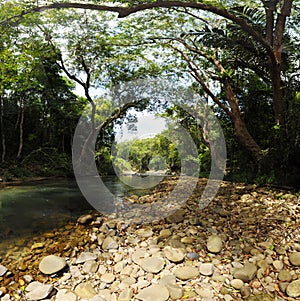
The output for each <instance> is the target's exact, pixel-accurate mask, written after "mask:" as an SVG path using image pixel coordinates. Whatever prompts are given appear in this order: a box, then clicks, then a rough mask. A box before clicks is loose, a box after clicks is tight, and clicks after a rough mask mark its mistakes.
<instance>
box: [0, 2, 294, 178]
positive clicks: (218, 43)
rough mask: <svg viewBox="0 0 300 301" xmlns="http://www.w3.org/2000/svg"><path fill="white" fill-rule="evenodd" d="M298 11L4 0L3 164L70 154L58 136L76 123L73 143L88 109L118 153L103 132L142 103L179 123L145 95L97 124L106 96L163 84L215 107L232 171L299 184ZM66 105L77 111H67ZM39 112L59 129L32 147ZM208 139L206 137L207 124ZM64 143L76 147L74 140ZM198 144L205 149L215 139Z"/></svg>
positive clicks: (234, 5)
mask: <svg viewBox="0 0 300 301" xmlns="http://www.w3.org/2000/svg"><path fill="white" fill-rule="evenodd" d="M299 4H300V3H299V1H297V0H294V1H293V0H284V1H260V0H256V1H251V3H248V2H243V1H239V2H237V1H222V2H219V1H211V0H210V1H107V2H101V3H99V2H97V1H89V2H86V1H78V2H68V1H57V2H53V3H43V2H36V1H21V0H20V1H16V2H10V1H6V2H5V3H3V4H2V5H1V6H2V7H1V15H0V26H1V33H3V34H2V37H1V43H2V44H1V45H2V48H1V49H2V50H1V61H2V62H4V63H3V64H2V65H1V69H3V70H1V76H2V78H1V86H0V87H1V91H0V92H1V115H0V119H1V141H2V143H1V144H2V146H1V154H2V161H3V162H4V161H5V157H6V156H11V157H13V155H12V154H13V153H14V154H16V157H17V158H19V159H21V157H22V153H23V156H25V155H26V154H29V153H30V152H31V151H33V150H34V149H36V148H39V147H41V146H42V145H44V146H46V145H47V143H48V144H49V145H51V146H55V148H57V147H58V145H60V147H62V149H63V151H65V150H66V146H65V142H64V143H62V142H61V141H60V142H59V143H58V142H54V138H53V137H52V136H51V131H54V132H55V131H57V132H62V131H65V130H66V128H67V127H68V126H67V124H69V125H70V124H73V125H70V127H69V129H70V132H69V137H68V138H67V140H69V141H70V135H71V133H72V131H74V124H76V122H75V120H73V121H72V122H70V121H68V120H67V119H65V118H64V117H62V118H61V117H59V116H65V115H69V116H70V114H71V116H72V118H73V117H74V118H75V119H76V117H75V116H77V118H78V116H79V114H80V108H81V109H82V110H83V104H86V103H89V104H90V105H91V120H92V123H93V124H92V127H91V137H92V136H93V135H94V134H95V133H96V132H97V131H96V130H99V128H97V127H99V126H100V127H101V131H100V132H101V135H100V136H101V137H98V140H99V141H100V142H99V144H98V146H99V149H101V148H102V147H108V149H109V148H110V146H109V143H110V142H109V141H110V139H106V141H107V142H108V144H107V143H104V142H103V141H105V138H104V136H105V135H106V136H107V137H111V138H113V132H114V125H115V124H116V122H118V121H120V120H123V121H124V120H125V119H124V118H126V116H127V117H129V115H128V114H129V113H127V112H128V110H129V109H130V108H132V107H136V109H137V110H144V109H145V108H147V107H148V109H149V110H152V111H153V112H157V111H159V112H160V113H161V110H166V111H165V113H164V114H166V116H169V118H171V116H177V117H176V118H180V120H185V121H187V120H190V116H188V114H186V113H185V112H181V113H180V114H179V111H180V110H179V107H180V105H179V107H177V108H176V107H170V106H169V107H168V105H165V106H163V107H160V106H159V105H158V104H154V103H152V104H151V103H150V102H149V100H147V101H146V102H145V101H143V103H141V102H140V101H138V102H132V103H131V104H130V105H127V106H121V105H120V104H118V103H110V104H109V107H110V108H114V109H113V110H111V113H110V114H109V116H107V118H106V120H102V122H100V123H99V122H98V123H97V122H96V123H95V120H94V118H96V119H97V116H96V114H97V112H96V105H95V101H96V99H97V97H98V96H99V95H97V93H100V92H101V91H103V90H104V89H107V88H111V87H112V86H114V85H116V84H119V83H122V82H128V81H132V80H135V79H139V78H148V77H149V78H150V77H152V78H153V77H154V78H157V80H158V81H159V80H160V79H161V78H168V79H171V80H173V81H174V84H175V85H176V84H177V83H178V84H182V83H184V84H185V85H189V86H191V87H192V88H193V89H194V91H195V92H196V93H197V94H198V95H199V96H200V97H201V99H202V100H203V102H205V103H206V104H207V105H208V106H209V107H211V109H212V110H214V112H215V114H216V116H217V117H218V119H219V121H220V123H221V124H222V126H223V130H224V133H225V136H226V141H227V147H228V150H229V158H228V167H229V169H232V172H233V169H236V170H237V171H239V172H240V171H241V170H243V169H244V170H245V171H246V174H247V175H249V174H251V176H250V178H251V177H253V176H254V177H257V176H258V177H262V178H263V179H271V180H274V179H278V180H279V179H280V180H279V181H283V182H284V181H287V179H288V177H289V176H288V175H289V174H292V175H293V176H292V177H293V179H294V178H295V179H296V178H297V177H298V176H299V172H298V171H299V164H300V162H299V159H297V158H298V157H299V156H298V155H299V150H300V149H299V147H300V144H299V135H300V131H299V128H300V127H299V117H298V116H299V114H298V113H299V93H300V92H299V84H298V83H299V81H298V79H299V50H298V49H299V47H298V46H299V29H298V26H297V25H298V21H299V9H300V6H299ZM7 28H9V31H7ZM25 48H26V49H25ZM24 49H25V50H24ZM28 57H30V59H28ZM24 78H26V80H25V81H24ZM29 78H30V79H32V80H30V81H28V79H29ZM55 78H57V79H55ZM45 80H46V82H45ZM70 83H73V88H72V86H71V84H70ZM75 86H76V87H77V89H78V87H81V89H82V91H83V95H82V96H83V97H78V96H76V95H75V94H74V87H75ZM59 87H60V88H59ZM60 89H64V91H63V90H60ZM72 89H73V91H72ZM50 91H51V93H50ZM95 91H98V92H95ZM99 91H100V92H99ZM26 93H27V94H26ZM27 95H30V97H28V96H27ZM34 95H36V96H35V97H34ZM46 95H47V96H46ZM52 95H53V96H52ZM63 95H64V96H63ZM43 97H46V98H47V99H45V98H43ZM43 99H44V100H43ZM66 99H69V100H66ZM68 101H69V103H70V105H69V106H68V110H71V111H73V110H74V112H73V113H66V111H64V110H65V108H66V103H67V102H68ZM105 101H107V100H105ZM105 101H104V103H105ZM43 106H45V107H44V109H42V107H43ZM9 107H14V110H15V111H16V113H15V115H16V116H15V117H12V116H11V118H9V121H8V119H7V118H6V116H7V114H8V113H7V112H8V108H9ZM33 108H34V110H36V111H35V112H36V114H40V112H41V110H44V111H43V113H44V116H47V122H46V121H43V127H45V128H49V129H50V128H51V127H52V126H53V128H52V129H51V130H49V131H48V134H47V135H48V136H47V138H46V140H47V143H44V142H42V143H36V145H35V146H34V147H33V149H30V148H29V147H28V149H26V147H27V146H26V145H27V144H26V143H27V142H28V137H29V136H30V137H31V139H33V138H32V137H33V136H34V134H33V131H32V128H30V126H29V124H27V120H28V118H29V117H28V116H29V115H28V116H26V114H30V110H33ZM76 108H78V109H79V111H78V109H76ZM116 110H117V111H116ZM178 110H179V111H178ZM54 112H55V113H54ZM81 112H82V111H81ZM174 112H177V113H176V114H174ZM49 114H50V115H49ZM51 114H52V115H51ZM53 114H54V115H55V114H56V115H55V117H53V118H52V117H51V118H49V116H54V115H53ZM100 115H101V114H100ZM102 115H103V114H102ZM104 115H105V114H104ZM61 119H64V122H63V123H62V122H61ZM192 119H193V118H192ZM15 120H17V122H16V121H15ZM32 120H33V118H32ZM40 120H41V119H40ZM50 120H51V121H50ZM7 122H8V123H7ZM6 123H7V125H6ZM14 123H15V127H14V131H15V133H18V139H17V140H16V139H15V138H14V140H15V142H14V144H11V143H9V145H14V146H12V147H11V146H10V147H9V150H6V148H7V145H8V141H9V139H10V138H9V137H10V134H11V131H10V130H5V129H6V128H11V127H13V124H14ZM94 123H95V124H94ZM45 124H48V126H45ZM195 125H196V128H197V127H198V128H197V130H199V125H197V122H196V123H195V122H194V121H193V120H191V121H189V122H187V123H186V126H187V128H188V129H189V130H190V131H191V133H192V132H193V127H194V128H195ZM202 126H203V125H202ZM58 128H59V130H58ZM71 128H72V129H73V130H72V129H71ZM200 132H201V133H202V134H203V135H204V138H205V129H203V130H200ZM24 133H25V136H24ZM29 133H30V134H29ZM26 135H29V136H28V137H27V136H26ZM36 136H39V137H40V134H36ZM61 137H64V138H63V139H64V141H66V140H65V139H66V138H65V134H62V136H61ZM51 139H52V140H51ZM61 139H62V138H60V139H58V138H57V140H61ZM101 141H102V142H101ZM23 144H24V145H23ZM62 145H64V146H62ZM198 147H199V150H200V149H201V148H202V149H206V147H207V144H206V142H205V139H204V140H202V142H201V143H199V144H198ZM141 149H142V146H141ZM25 150H26V151H25ZM24 151H25V153H24ZM104 153H105V152H101V151H100V152H98V154H102V155H103V154H104ZM200 153H201V152H200ZM137 157H138V156H137ZM106 158H107V160H111V158H110V156H106ZM101 160H104V158H102V159H101ZM205 160H206V159H205ZM234 162H238V163H234ZM143 168H144V167H140V169H143ZM293 181H294V182H296V180H292V181H291V182H293Z"/></svg>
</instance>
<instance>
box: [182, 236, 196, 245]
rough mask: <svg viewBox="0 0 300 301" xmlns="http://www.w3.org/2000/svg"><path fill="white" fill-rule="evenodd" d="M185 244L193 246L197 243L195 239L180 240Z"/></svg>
mask: <svg viewBox="0 0 300 301" xmlns="http://www.w3.org/2000/svg"><path fill="white" fill-rule="evenodd" d="M180 241H181V242H182V243H183V244H186V245H191V244H193V243H194V242H195V238H193V237H183V238H181V240H180Z"/></svg>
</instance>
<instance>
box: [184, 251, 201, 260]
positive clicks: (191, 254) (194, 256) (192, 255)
mask: <svg viewBox="0 0 300 301" xmlns="http://www.w3.org/2000/svg"><path fill="white" fill-rule="evenodd" d="M199 257H200V255H199V254H197V253H195V252H188V253H187V254H186V258H188V259H190V260H197V259H198V258H199Z"/></svg>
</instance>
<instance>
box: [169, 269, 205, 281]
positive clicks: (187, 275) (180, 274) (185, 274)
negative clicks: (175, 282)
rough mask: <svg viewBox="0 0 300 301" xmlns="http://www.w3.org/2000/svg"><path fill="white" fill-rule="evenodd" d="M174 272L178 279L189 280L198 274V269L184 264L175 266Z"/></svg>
mask: <svg viewBox="0 0 300 301" xmlns="http://www.w3.org/2000/svg"><path fill="white" fill-rule="evenodd" d="M174 274H175V276H176V277H177V278H179V279H180V280H189V279H193V278H195V277H197V276H199V270H198V269H197V268H195V267H190V266H184V267H179V268H177V269H176V270H175V272H174Z"/></svg>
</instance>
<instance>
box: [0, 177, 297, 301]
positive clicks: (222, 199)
mask: <svg viewBox="0 0 300 301" xmlns="http://www.w3.org/2000/svg"><path fill="white" fill-rule="evenodd" d="M174 185H176V179H169V180H167V181H165V182H163V183H162V184H161V185H159V188H158V189H156V190H155V191H154V192H153V194H152V195H149V196H142V197H138V196H134V195H132V196H128V199H127V201H128V202H130V203H132V202H136V203H144V202H156V200H159V199H161V196H162V195H164V194H167V193H168V192H169V191H170V189H172V187H174ZM204 186H205V180H199V183H198V186H197V188H196V190H195V191H194V193H193V195H192V196H191V197H190V198H189V200H188V201H187V202H186V203H185V204H184V205H183V206H182V208H180V209H178V210H177V211H176V212H175V213H174V214H172V215H171V216H168V217H166V218H165V219H162V220H159V219H158V220H155V221H152V222H151V223H148V224H145V223H126V222H124V221H122V220H118V219H115V218H114V217H115V216H114V215H110V216H104V215H101V214H99V213H97V212H91V213H90V214H87V215H85V216H82V217H81V218H79V219H78V222H77V223H74V224H72V223H70V224H67V225H66V226H65V227H63V228H61V229H54V230H53V231H49V232H47V233H44V234H43V235H41V236H38V237H34V238H32V239H30V240H28V241H27V242H26V246H25V247H24V246H23V245H24V241H22V242H16V243H14V244H12V246H11V247H10V249H9V251H8V252H6V253H5V254H2V255H1V261H0V300H1V301H8V300H28V301H30V300H31V301H34V300H48V301H49V300H52V301H76V300H89V301H103V300H106V301H115V300H119V301H129V300H141V301H164V300H201V301H213V300H226V301H230V300H247V301H258V300H259V301H272V300H294V301H296V300H300V228H299V225H300V202H299V201H300V198H299V194H298V195H297V194H293V193H290V192H288V191H280V190H274V189H273V190H272V189H267V188H264V187H256V186H255V185H248V186H246V185H243V184H236V183H235V184H233V183H227V182H223V183H222V185H221V189H220V190H219V193H218V195H217V196H216V197H215V199H214V200H213V201H212V202H211V203H210V205H209V206H208V207H206V208H205V209H200V208H199V204H198V201H199V199H200V196H201V192H202V190H203V187H204Z"/></svg>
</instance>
